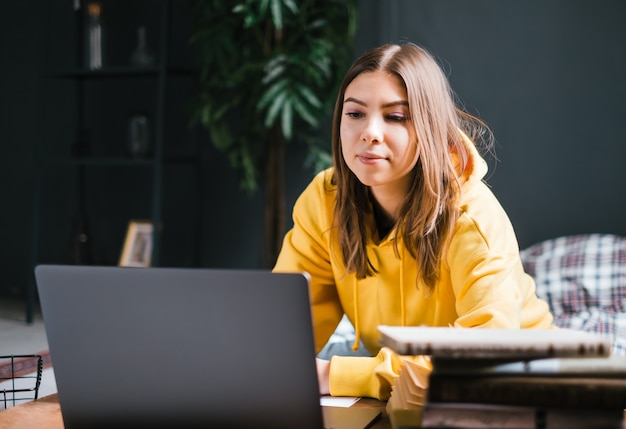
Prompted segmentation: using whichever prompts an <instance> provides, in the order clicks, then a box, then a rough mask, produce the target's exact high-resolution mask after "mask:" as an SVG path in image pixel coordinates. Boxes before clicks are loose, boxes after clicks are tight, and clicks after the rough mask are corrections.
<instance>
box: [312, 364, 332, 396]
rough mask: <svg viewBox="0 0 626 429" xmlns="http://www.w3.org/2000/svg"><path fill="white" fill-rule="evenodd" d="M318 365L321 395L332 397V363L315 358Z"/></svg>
mask: <svg viewBox="0 0 626 429" xmlns="http://www.w3.org/2000/svg"><path fill="white" fill-rule="evenodd" d="M315 363H316V364H317V379H318V381H319V385H320V395H330V386H329V378H330V361H329V360H324V359H319V358H315Z"/></svg>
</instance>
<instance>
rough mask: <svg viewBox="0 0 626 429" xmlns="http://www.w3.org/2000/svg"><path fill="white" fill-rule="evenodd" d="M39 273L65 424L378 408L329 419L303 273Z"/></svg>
mask: <svg viewBox="0 0 626 429" xmlns="http://www.w3.org/2000/svg"><path fill="white" fill-rule="evenodd" d="M35 278H36V282H37V289H38V292H39V300H40V303H41V309H42V313H43V318H44V323H45V328H46V333H47V337H48V345H49V348H50V355H51V359H52V364H53V367H54V374H55V377H56V384H57V389H58V397H59V403H60V406H61V413H62V416H63V421H64V424H65V428H66V429H75V428H85V427H88V428H101V427H102V428H105V427H106V428H111V427H141V428H143V427H151V428H161V427H163V428H166V427H167V428H172V427H176V428H188V427H203V428H207V427H219V428H243V427H252V428H254V427H259V428H269V427H272V428H294V427H297V428H316V429H319V428H322V427H333V428H336V429H340V428H348V427H354V426H349V425H352V424H353V423H354V422H355V421H357V420H358V419H360V418H363V414H367V416H366V417H367V419H369V421H368V422H366V423H363V426H362V427H366V426H367V425H368V424H369V423H371V421H373V420H374V419H375V417H376V416H377V415H378V411H377V410H372V409H367V408H349V409H347V410H351V411H347V410H345V411H344V412H341V416H340V417H341V418H344V419H347V420H348V422H347V423H342V422H341V421H338V422H337V421H323V416H322V407H321V406H320V397H319V390H318V382H317V371H316V366H315V360H314V358H315V349H314V340H313V332H312V323H311V313H310V306H309V295H308V279H307V276H306V275H304V274H276V273H271V272H269V271H261V270H259V271H255V270H220V269H190V268H188V269H185V268H125V267H94V266H61V265H40V266H37V267H36V268H35ZM364 410H365V411H364ZM346 413H356V416H355V417H354V418H353V419H351V418H350V417H349V416H346V415H345V414H346ZM328 414H329V416H330V415H333V413H328ZM329 418H330V417H329Z"/></svg>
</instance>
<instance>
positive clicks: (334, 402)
mask: <svg viewBox="0 0 626 429" xmlns="http://www.w3.org/2000/svg"><path fill="white" fill-rule="evenodd" d="M359 399H361V398H359V397H354V396H320V405H322V406H325V407H346V408H347V407H351V406H352V405H354V404H355V403H356V402H357V401H358V400H359Z"/></svg>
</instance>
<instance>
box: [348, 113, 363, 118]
mask: <svg viewBox="0 0 626 429" xmlns="http://www.w3.org/2000/svg"><path fill="white" fill-rule="evenodd" d="M346 116H349V117H351V118H352V119H358V118H362V117H363V114H362V113H360V112H346Z"/></svg>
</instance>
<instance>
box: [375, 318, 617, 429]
mask: <svg viewBox="0 0 626 429" xmlns="http://www.w3.org/2000/svg"><path fill="white" fill-rule="evenodd" d="M379 331H380V333H381V344H382V345H384V346H387V347H390V348H391V349H393V350H394V351H396V352H397V353H399V354H402V355H429V356H430V357H431V364H432V371H431V370H428V369H425V368H423V367H420V366H418V365H415V364H414V363H411V362H410V361H405V363H403V367H402V368H401V370H400V373H399V377H398V379H397V380H396V382H395V384H394V388H393V390H392V392H391V398H390V399H389V401H388V404H387V412H388V414H389V417H390V420H391V423H392V426H393V427H394V428H400V427H402V428H410V427H430V428H442V427H447V428H454V427H466V428H467V427H482V428H520V429H522V428H528V429H536V428H547V429H552V428H555V429H556V428H615V429H622V428H624V427H626V426H625V425H624V409H625V408H626V358H624V357H621V356H612V355H611V354H610V350H611V344H610V341H609V340H608V339H606V338H605V337H602V336H599V335H596V334H592V333H588V332H583V331H576V330H569V329H560V330H555V329H550V330H530V329H524V330H511V329H462V328H428V327H397V326H381V327H379Z"/></svg>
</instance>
